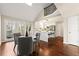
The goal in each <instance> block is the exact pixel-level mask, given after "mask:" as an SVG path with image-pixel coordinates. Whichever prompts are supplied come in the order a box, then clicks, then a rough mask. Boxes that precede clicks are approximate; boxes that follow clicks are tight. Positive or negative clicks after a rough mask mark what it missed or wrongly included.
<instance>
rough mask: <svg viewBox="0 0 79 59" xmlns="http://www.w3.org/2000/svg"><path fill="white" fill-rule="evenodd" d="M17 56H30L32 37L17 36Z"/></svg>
mask: <svg viewBox="0 0 79 59" xmlns="http://www.w3.org/2000/svg"><path fill="white" fill-rule="evenodd" d="M18 52H19V54H18V56H30V55H32V52H33V41H32V37H19V39H18Z"/></svg>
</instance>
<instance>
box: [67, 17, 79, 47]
mask: <svg viewBox="0 0 79 59" xmlns="http://www.w3.org/2000/svg"><path fill="white" fill-rule="evenodd" d="M78 39H79V37H78V17H77V16H74V17H70V18H68V44H73V45H78Z"/></svg>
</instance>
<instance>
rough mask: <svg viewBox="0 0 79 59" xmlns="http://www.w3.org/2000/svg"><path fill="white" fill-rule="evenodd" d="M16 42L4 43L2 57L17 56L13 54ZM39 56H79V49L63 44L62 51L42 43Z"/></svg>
mask: <svg viewBox="0 0 79 59" xmlns="http://www.w3.org/2000/svg"><path fill="white" fill-rule="evenodd" d="M13 47H14V42H8V43H3V44H2V45H1V47H0V48H1V56H15V55H16V54H15V53H14V52H13ZM39 56H79V47H78V46H73V45H68V44H63V47H62V49H57V48H55V47H48V45H47V43H46V42H44V41H40V49H39Z"/></svg>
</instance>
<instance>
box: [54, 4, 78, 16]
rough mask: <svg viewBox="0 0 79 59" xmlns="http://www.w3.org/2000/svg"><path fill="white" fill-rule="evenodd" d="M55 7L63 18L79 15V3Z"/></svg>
mask: <svg viewBox="0 0 79 59" xmlns="http://www.w3.org/2000/svg"><path fill="white" fill-rule="evenodd" d="M55 5H56V7H57V9H58V10H59V11H60V13H61V14H62V16H64V17H70V16H77V15H79V3H56V4H55Z"/></svg>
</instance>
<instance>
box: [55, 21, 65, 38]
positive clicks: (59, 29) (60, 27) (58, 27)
mask: <svg viewBox="0 0 79 59" xmlns="http://www.w3.org/2000/svg"><path fill="white" fill-rule="evenodd" d="M63 33H64V32H63V22H56V36H61V37H63Z"/></svg>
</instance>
